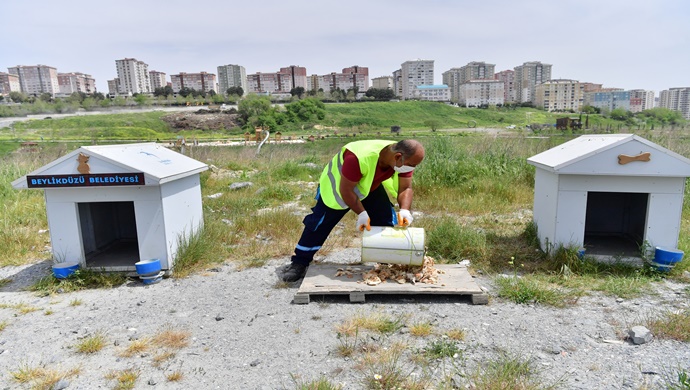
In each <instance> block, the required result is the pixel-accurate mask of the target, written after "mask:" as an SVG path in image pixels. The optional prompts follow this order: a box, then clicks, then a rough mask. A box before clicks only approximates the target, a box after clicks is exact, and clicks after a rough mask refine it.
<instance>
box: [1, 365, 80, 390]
mask: <svg viewBox="0 0 690 390" xmlns="http://www.w3.org/2000/svg"><path fill="white" fill-rule="evenodd" d="M80 372H81V369H79V368H73V369H70V370H67V371H59V370H54V369H48V368H45V367H29V366H28V365H27V364H25V365H22V366H20V367H19V368H18V369H17V371H11V372H10V375H12V378H13V379H14V380H15V381H16V382H18V383H21V384H30V385H31V389H32V390H52V389H53V388H54V387H55V384H56V383H58V382H59V381H60V380H61V379H65V378H71V377H73V376H76V375H79V373H80Z"/></svg>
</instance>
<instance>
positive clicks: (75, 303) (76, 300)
mask: <svg viewBox="0 0 690 390" xmlns="http://www.w3.org/2000/svg"><path fill="white" fill-rule="evenodd" d="M82 303H84V302H82V300H81V299H79V298H74V299H72V300H71V301H70V303H69V305H70V306H79V305H81V304H82Z"/></svg>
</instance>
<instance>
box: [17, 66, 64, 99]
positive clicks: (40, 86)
mask: <svg viewBox="0 0 690 390" xmlns="http://www.w3.org/2000/svg"><path fill="white" fill-rule="evenodd" d="M7 70H8V73H10V74H13V75H15V76H17V77H18V78H19V88H20V89H21V92H23V93H25V94H27V95H34V96H38V95H40V94H42V93H49V94H51V95H52V96H55V95H56V94H57V93H59V92H60V85H59V83H58V78H57V69H55V68H53V67H52V66H47V65H30V66H25V65H17V66H14V67H11V68H7Z"/></svg>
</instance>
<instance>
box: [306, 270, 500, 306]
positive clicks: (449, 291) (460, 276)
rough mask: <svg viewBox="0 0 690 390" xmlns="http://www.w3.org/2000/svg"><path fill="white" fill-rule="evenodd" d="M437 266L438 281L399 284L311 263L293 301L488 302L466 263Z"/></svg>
mask: <svg viewBox="0 0 690 390" xmlns="http://www.w3.org/2000/svg"><path fill="white" fill-rule="evenodd" d="M355 267H357V268H360V269H361V270H362V272H363V273H365V272H367V271H369V270H370V269H371V268H373V266H368V265H361V266H352V268H355ZM435 267H436V268H437V269H438V270H439V271H443V272H445V273H443V274H441V275H439V283H438V284H425V283H417V284H412V283H405V284H400V283H397V282H395V281H385V282H383V283H381V284H379V285H377V286H368V285H367V284H365V283H363V282H362V283H358V281H361V280H362V276H361V275H354V277H352V278H348V277H346V276H338V277H336V276H335V274H336V272H337V271H338V268H343V265H339V264H312V265H311V266H309V268H308V269H307V274H306V275H305V276H304V280H303V281H302V285H301V286H300V288H299V290H297V293H296V294H295V297H294V299H293V302H294V303H298V304H307V303H309V297H310V296H311V295H349V296H350V302H364V301H365V297H366V295H377V294H389V295H391V294H396V295H417V294H436V295H440V294H443V295H470V297H471V299H472V304H475V305H485V304H487V303H489V296H488V295H487V294H486V293H485V292H484V290H482V289H481V287H479V285H478V284H477V283H476V282H475V281H474V279H473V278H472V276H471V275H470V273H469V272H468V271H467V267H464V266H461V265H457V264H437V265H435Z"/></svg>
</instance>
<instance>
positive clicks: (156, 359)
mask: <svg viewBox="0 0 690 390" xmlns="http://www.w3.org/2000/svg"><path fill="white" fill-rule="evenodd" d="M174 357H175V352H172V351H163V352H159V353H157V354H155V355H153V359H151V362H152V363H151V364H152V365H153V366H154V367H156V368H158V367H160V366H161V365H162V364H163V363H165V362H167V361H168V360H170V359H172V358H174Z"/></svg>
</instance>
